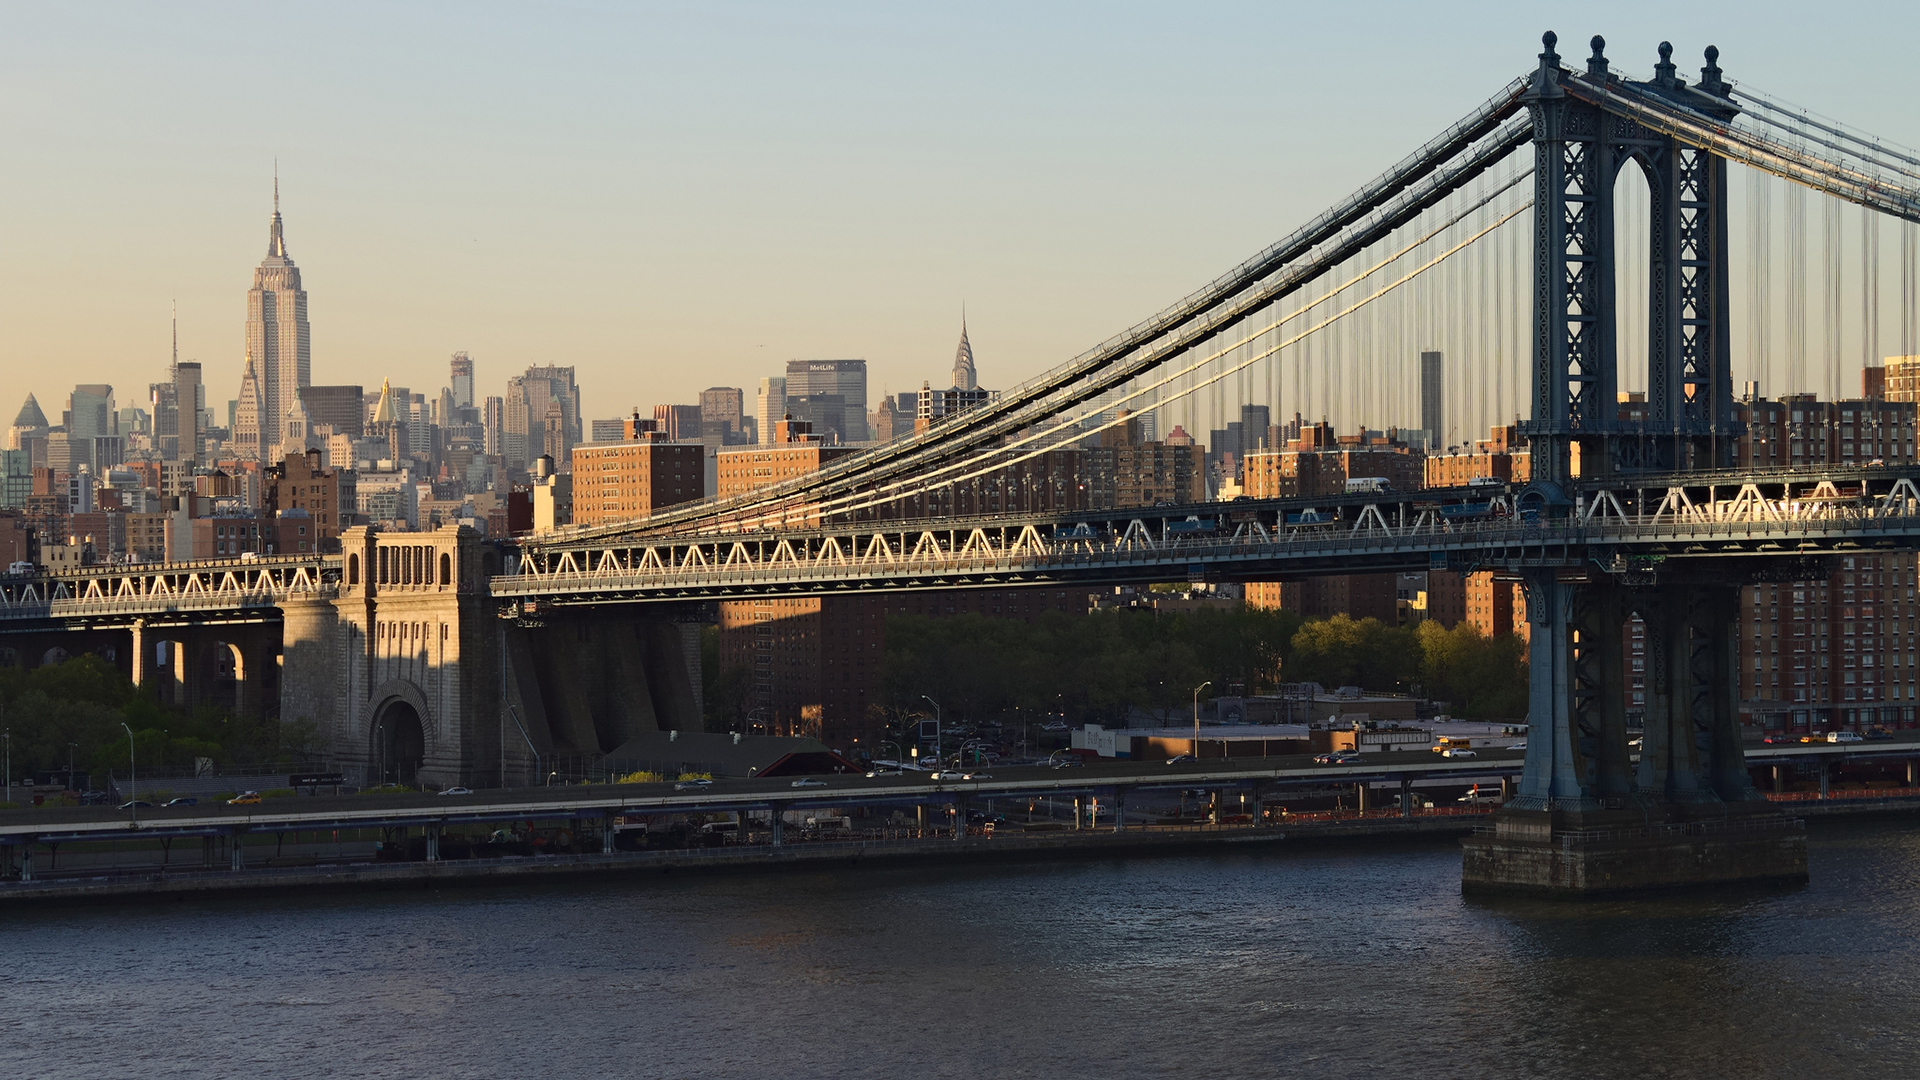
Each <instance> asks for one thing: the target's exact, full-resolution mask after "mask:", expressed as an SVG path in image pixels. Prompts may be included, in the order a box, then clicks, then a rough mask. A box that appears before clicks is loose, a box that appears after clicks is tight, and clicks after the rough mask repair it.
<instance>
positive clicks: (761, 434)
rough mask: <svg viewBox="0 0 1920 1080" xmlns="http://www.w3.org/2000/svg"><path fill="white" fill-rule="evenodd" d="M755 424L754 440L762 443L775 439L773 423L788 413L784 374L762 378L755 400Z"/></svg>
mask: <svg viewBox="0 0 1920 1080" xmlns="http://www.w3.org/2000/svg"><path fill="white" fill-rule="evenodd" d="M754 405H755V408H754V417H755V419H756V420H757V421H758V423H757V424H756V425H755V427H754V429H753V432H754V440H755V441H756V442H760V443H770V442H772V441H773V425H775V424H777V423H779V422H780V418H781V417H783V416H785V415H787V379H786V376H784V375H769V376H767V377H766V378H764V379H761V380H760V393H759V396H758V398H757V399H756V400H755V402H754Z"/></svg>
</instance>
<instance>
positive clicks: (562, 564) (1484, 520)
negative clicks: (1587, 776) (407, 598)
mask: <svg viewBox="0 0 1920 1080" xmlns="http://www.w3.org/2000/svg"><path fill="white" fill-rule="evenodd" d="M1916 480H1920V466H1913V465H1907V466H1899V467H1852V468H1844V467H1843V468H1834V469H1823V470H1724V471H1719V472H1699V473H1687V474H1679V475H1673V476H1638V477H1632V476H1629V477H1621V478H1617V479H1615V480H1612V481H1608V482H1599V481H1594V482H1590V483H1586V484H1580V485H1577V486H1576V487H1575V488H1574V489H1573V491H1572V492H1571V493H1570V495H1568V496H1567V497H1566V499H1565V501H1564V502H1563V503H1562V504H1561V505H1558V506H1555V505H1552V504H1550V503H1548V502H1547V500H1546V499H1545V497H1544V493H1543V492H1542V491H1540V490H1539V489H1535V488H1520V489H1517V490H1516V489H1512V488H1510V487H1509V486H1507V485H1504V484H1499V485H1473V486H1467V487H1455V488H1443V489H1424V490H1420V491H1414V492H1407V493H1394V492H1380V493H1370V494H1364V493H1356V494H1350V495H1341V496H1333V497H1325V498H1311V499H1307V498H1289V499H1266V500H1236V501H1233V502H1228V503H1199V504H1192V505H1187V506H1169V507H1155V508H1152V509H1147V510H1119V511H1110V512H1105V513H1085V512H1082V513H1063V514H1046V515H1036V514H1025V515H1020V514H1016V515H1007V516H1001V517H994V518H975V519H947V520H928V521H922V522H912V523H898V522H870V523H856V524H847V525H839V526H797V527H791V528H786V529H780V530H775V531H768V532H756V533H738V532H716V533H713V534H710V535H707V536H698V537H688V536H675V537H662V538H658V539H648V538H644V537H641V538H633V539H623V540H619V541H608V540H604V539H602V540H597V541H594V542H592V543H591V544H583V545H574V544H569V543H566V542H564V541H562V542H548V541H544V540H542V541H534V542H530V543H528V544H527V545H526V546H525V547H524V548H523V552H522V557H521V558H520V560H519V564H518V567H517V572H516V573H513V574H510V575H505V576H501V577H495V578H493V579H492V581H491V583H490V590H491V592H492V594H493V595H494V596H495V597H499V598H503V599H509V600H518V601H522V602H531V603H534V604H536V605H537V604H540V603H548V604H561V605H573V604H596V603H608V602H650V601H652V602H659V601H675V600H688V599H698V600H707V599H727V598H739V597H751V596H782V595H789V596H790V595H831V594H834V593H842V592H866V591H914V590H923V589H952V588H996V587H1005V586H1010V585H1049V584H1054V583H1065V582H1086V583H1096V582H1097V583H1116V584H1117V583H1125V582H1153V581H1168V580H1182V579H1192V578H1196V577H1203V576H1204V577H1208V578H1214V579H1219V580H1243V581H1258V580H1263V579H1264V580H1272V579H1279V578H1297V577H1301V576H1310V575H1314V574H1332V573H1366V572H1386V571H1406V570H1425V569H1451V570H1476V569H1508V570H1517V569H1523V568H1527V567H1566V568H1584V567H1588V566H1594V567H1597V568H1598V569H1602V570H1609V571H1622V570H1629V569H1639V570H1646V569H1652V568H1654V567H1655V566H1657V565H1658V564H1659V563H1661V562H1665V561H1667V560H1670V559H1698V558H1703V557H1705V558H1716V559H1717V558H1725V557H1733V556H1746V557H1763V558H1768V559H1774V560H1778V559H1782V558H1800V559H1804V558H1806V557H1808V556H1816V555H1821V554H1829V553H1833V552H1839V551H1844V550H1849V549H1861V548H1878V549H1900V548H1913V547H1915V546H1920V488H1916V486H1915V482H1916ZM1754 569H1756V570H1759V569H1761V568H1760V567H1755V568H1754Z"/></svg>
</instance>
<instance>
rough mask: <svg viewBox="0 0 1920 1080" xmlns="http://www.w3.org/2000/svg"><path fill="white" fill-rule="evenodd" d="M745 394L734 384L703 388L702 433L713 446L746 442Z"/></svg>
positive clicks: (701, 398) (701, 404)
mask: <svg viewBox="0 0 1920 1080" xmlns="http://www.w3.org/2000/svg"><path fill="white" fill-rule="evenodd" d="M746 419H747V416H746V394H744V393H743V392H741V390H740V388H739V387H735V386H711V387H708V388H707V389H705V390H702V391H700V433H701V436H702V437H703V438H704V439H706V440H708V441H709V442H710V443H711V444H712V445H714V446H727V445H731V444H734V443H740V442H745V441H746V440H745V439H743V438H741V436H742V435H743V434H744V433H745V431H746V426H747V425H746Z"/></svg>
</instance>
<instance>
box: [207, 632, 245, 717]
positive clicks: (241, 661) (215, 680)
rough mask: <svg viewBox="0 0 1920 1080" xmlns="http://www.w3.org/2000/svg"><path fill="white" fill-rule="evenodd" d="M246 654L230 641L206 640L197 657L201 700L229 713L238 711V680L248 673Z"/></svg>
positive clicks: (239, 681)
mask: <svg viewBox="0 0 1920 1080" xmlns="http://www.w3.org/2000/svg"><path fill="white" fill-rule="evenodd" d="M245 665H246V658H245V657H243V656H242V655H241V653H240V647H239V646H237V645H235V644H233V643H232V642H230V641H213V642H208V643H207V647H206V648H205V650H203V651H202V653H201V657H200V700H199V701H198V702H196V704H200V705H211V706H213V707H214V708H216V709H224V710H225V711H227V712H229V713H238V712H239V711H240V683H241V681H242V680H243V679H245V678H246V677H247V672H246V666H245Z"/></svg>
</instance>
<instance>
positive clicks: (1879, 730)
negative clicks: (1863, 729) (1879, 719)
mask: <svg viewBox="0 0 1920 1080" xmlns="http://www.w3.org/2000/svg"><path fill="white" fill-rule="evenodd" d="M1867 738H1869V739H1874V740H1876V741H1877V740H1880V739H1891V738H1893V732H1891V731H1888V730H1887V729H1886V728H1883V727H1875V728H1868V729H1867Z"/></svg>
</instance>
